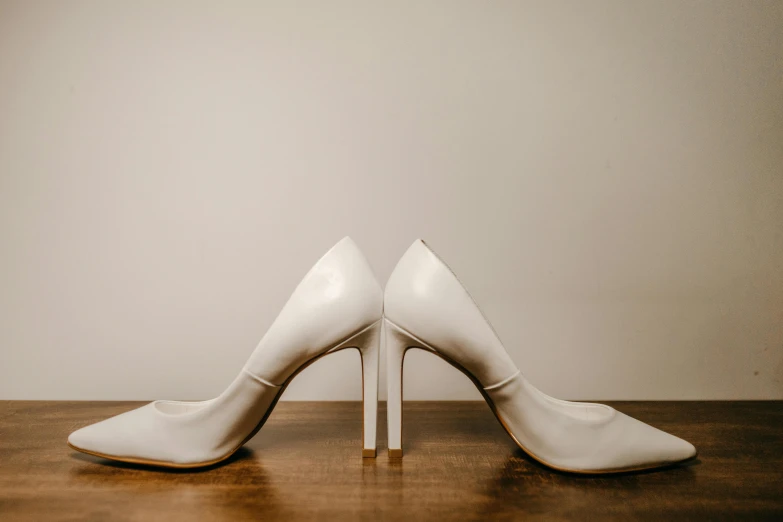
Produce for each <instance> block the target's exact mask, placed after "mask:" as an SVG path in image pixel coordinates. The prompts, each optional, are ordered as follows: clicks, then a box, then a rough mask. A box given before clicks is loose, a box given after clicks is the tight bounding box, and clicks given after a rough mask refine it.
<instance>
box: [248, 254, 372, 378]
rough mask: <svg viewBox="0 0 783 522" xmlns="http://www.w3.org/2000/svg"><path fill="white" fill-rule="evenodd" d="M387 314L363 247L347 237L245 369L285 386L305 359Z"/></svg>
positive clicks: (302, 287) (299, 290) (306, 282)
mask: <svg viewBox="0 0 783 522" xmlns="http://www.w3.org/2000/svg"><path fill="white" fill-rule="evenodd" d="M382 314H383V290H382V289H381V286H380V285H379V284H378V281H377V280H376V279H375V276H374V275H373V272H372V269H371V268H370V265H369V263H368V262H367V259H366V258H365V257H364V254H362V252H361V250H359V247H357V246H356V244H355V243H354V242H353V241H352V240H351V239H350V238H345V239H343V240H342V241H340V242H339V243H337V244H336V245H335V246H334V247H332V249H331V250H329V251H328V252H327V253H326V254H324V256H323V257H322V258H321V259H320V260H319V261H318V262H317V263H316V264H315V266H313V268H312V269H310V271H309V272H308V273H307V275H305V276H304V278H303V279H302V281H301V282H300V283H299V286H297V287H296V290H294V293H293V294H292V295H291V297H290V298H289V299H288V302H287V303H286V305H285V306H284V307H283V310H282V311H281V312H280V315H278V316H277V319H276V320H275V322H274V323H273V324H272V326H271V327H270V328H269V330H268V331H267V332H266V335H264V337H263V338H262V339H261V341H260V342H259V343H258V346H257V347H256V349H255V351H254V352H253V354H252V355H251V356H250V359H249V360H248V361H247V363H246V364H245V369H246V370H247V371H249V372H250V373H252V374H254V375H257V376H258V377H261V378H262V379H264V380H265V381H267V382H270V383H273V384H278V385H279V384H282V383H283V382H284V381H285V380H286V379H287V378H288V376H289V375H291V374H292V373H293V372H294V371H296V369H297V368H299V367H300V366H301V365H302V364H304V363H305V362H306V361H308V360H309V359H312V358H313V357H315V356H316V355H318V354H319V353H321V352H322V351H323V350H325V349H327V348H329V347H332V346H334V345H335V344H336V343H338V342H340V341H342V340H344V339H346V338H347V337H349V336H350V335H351V334H354V333H356V332H358V331H359V330H362V329H364V328H366V327H367V326H369V325H371V324H372V323H374V322H376V321H378V320H379V319H380V318H381V316H382Z"/></svg>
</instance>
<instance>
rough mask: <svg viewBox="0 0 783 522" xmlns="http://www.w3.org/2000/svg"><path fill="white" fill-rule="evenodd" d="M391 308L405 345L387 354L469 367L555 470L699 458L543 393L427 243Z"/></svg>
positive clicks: (400, 271) (664, 437) (672, 442)
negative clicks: (430, 356)
mask: <svg viewBox="0 0 783 522" xmlns="http://www.w3.org/2000/svg"><path fill="white" fill-rule="evenodd" d="M384 305H385V316H386V319H387V320H388V321H390V322H391V323H392V325H393V326H396V327H397V328H398V329H399V330H398V332H397V335H395V336H390V337H387V339H391V340H392V342H396V343H405V345H404V346H402V347H396V348H395V347H392V348H390V347H389V346H387V350H390V349H396V350H399V349H400V348H402V349H403V350H404V349H405V348H406V347H419V348H424V349H429V350H433V351H435V352H436V353H439V354H441V355H443V356H445V357H446V358H447V359H450V360H452V361H454V362H456V363H457V364H459V365H460V366H462V367H463V368H464V369H466V370H467V371H468V372H469V373H471V374H472V375H473V376H474V377H475V378H477V380H478V381H479V382H480V383H481V384H482V387H483V388H484V392H485V393H486V394H487V395H488V396H489V398H490V399H491V400H492V402H493V405H494V407H495V408H496V411H497V414H498V416H499V417H500V419H502V422H503V423H504V424H505V426H506V427H507V428H508V429H509V431H510V432H511V433H512V434H513V436H514V438H515V439H516V440H517V442H518V443H519V444H520V445H521V446H522V447H523V448H524V449H525V450H527V451H528V452H530V453H532V455H533V456H534V457H536V458H537V459H538V460H540V461H542V462H544V463H546V464H548V465H550V466H553V467H556V468H560V469H565V470H571V471H586V472H589V471H617V470H623V469H638V468H645V467H652V466H658V465H664V464H667V463H671V462H678V461H681V460H684V459H687V458H690V457H692V456H694V455H695V454H696V450H695V448H694V447H693V445H691V444H690V443H689V442H686V441H684V440H682V439H680V438H678V437H675V436H674V435H670V434H668V433H665V432H663V431H661V430H659V429H657V428H653V427H652V426H649V425H647V424H645V423H643V422H640V421H638V420H636V419H633V418H631V417H628V416H627V415H624V414H623V413H620V412H618V411H616V410H615V409H613V408H611V407H609V406H605V405H601V404H589V403H578V402H569V401H563V400H559V399H555V398H552V397H550V396H548V395H546V394H544V393H543V392H541V391H539V390H538V389H536V388H535V387H534V386H533V385H532V384H530V383H529V382H528V381H527V379H526V378H525V377H524V375H522V374H521V373H520V372H519V370H518V369H517V367H516V365H515V364H514V363H513V361H512V360H511V358H510V357H509V355H508V353H507V352H506V350H505V348H504V347H503V345H502V344H501V342H500V340H499V339H498V337H497V335H496V334H495V332H494V330H493V329H492V327H491V326H490V324H489V322H488V321H487V320H486V319H485V318H484V316H483V314H482V313H481V311H480V310H479V308H478V306H477V305H476V303H475V302H474V301H473V299H472V298H471V297H470V295H469V294H468V292H467V291H466V290H465V288H464V287H463V286H462V284H461V283H460V282H459V280H458V279H457V277H456V276H455V275H454V273H453V272H452V271H451V269H449V268H448V266H446V264H445V263H444V262H443V261H442V260H441V259H440V258H439V257H438V256H437V255H436V254H435V253H434V252H433V251H432V250H431V249H430V248H429V247H428V246H427V245H426V244H425V243H424V242H423V241H421V240H417V241H416V242H414V243H413V245H411V247H410V248H409V249H408V251H407V252H406V253H405V255H404V256H403V257H402V259H400V261H399V263H398V264H397V267H396V268H395V269H394V272H393V273H392V275H391V277H390V278H389V282H388V283H387V285H386V291H385V298H384ZM406 334H407V337H406ZM390 371H391V370H390ZM395 378H398V377H395ZM391 379H392V378H391V377H390V382H391ZM395 395H396V396H399V394H395ZM389 408H390V411H391V408H392V405H390V406H389ZM395 411H396V410H395ZM394 422H396V421H394ZM390 426H391V424H390ZM397 428H399V427H398V426H395V429H397ZM390 437H391V435H390ZM395 440H396V439H395Z"/></svg>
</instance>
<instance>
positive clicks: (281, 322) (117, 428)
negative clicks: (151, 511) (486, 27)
mask: <svg viewBox="0 0 783 522" xmlns="http://www.w3.org/2000/svg"><path fill="white" fill-rule="evenodd" d="M381 335H384V336H385V340H386V356H387V361H388V365H387V371H388V429H389V432H388V448H389V456H390V457H401V456H402V366H403V359H404V357H405V352H406V351H407V350H408V349H410V348H419V349H423V350H427V351H429V352H431V353H433V354H435V355H438V356H440V357H441V358H443V359H445V360H446V361H447V362H449V363H450V364H452V365H454V366H456V367H457V368H458V369H459V370H461V371H462V372H463V373H465V374H466V375H467V376H468V377H469V378H470V379H471V380H472V381H473V382H474V384H475V385H476V387H477V388H478V389H479V391H480V392H481V393H482V395H483V396H484V398H485V399H486V401H487V403H488V404H489V406H490V407H491V408H492V411H493V412H494V413H495V415H496V416H497V418H498V420H499V421H500V423H501V424H502V425H503V427H504V428H505V429H506V431H507V432H508V434H509V435H510V436H511V437H512V438H513V439H514V442H516V443H517V445H519V447H520V448H522V449H523V450H524V451H526V452H527V453H528V454H529V455H530V456H531V457H533V458H534V459H536V460H537V461H539V462H541V463H543V464H545V465H547V466H550V467H552V468H555V469H559V470H563V471H570V472H577V473H605V472H616V471H628V470H640V469H647V468H653V467H658V466H664V465H669V464H673V463H676V462H680V461H683V460H687V459H690V458H692V457H694V456H695V455H696V449H695V448H694V447H693V445H691V444H690V443H688V442H686V441H684V440H682V439H680V438H678V437H675V436H674V435H670V434H668V433H665V432H663V431H661V430H658V429H656V428H653V427H652V426H649V425H647V424H645V423H643V422H640V421H638V420H636V419H633V418H631V417H628V416H627V415H624V414H622V413H620V412H618V411H616V410H615V409H613V408H611V407H609V406H605V405H601V404H588V403H579V402H569V401H563V400H558V399H554V398H552V397H549V396H548V395H546V394H544V393H542V392H541V391H539V390H538V389H536V388H535V387H534V386H533V385H531V384H530V383H529V382H528V381H527V379H525V377H524V376H523V375H522V374H521V373H520V371H519V369H517V367H516V365H515V364H514V362H513V361H512V360H511V358H510V357H509V355H508V353H507V352H506V350H505V349H504V348H503V345H502V344H501V342H500V340H499V339H498V337H497V335H496V334H495V332H494V330H493V329H492V327H491V326H490V324H489V323H488V322H487V320H486V319H485V318H484V316H483V315H482V313H481V311H480V310H479V308H478V306H477V305H476V303H475V302H474V301H473V299H472V298H471V297H470V295H469V294H468V292H467V291H466V290H465V288H464V287H463V286H462V284H461V283H460V282H459V280H458V279H457V277H456V276H455V275H454V273H453V272H452V271H451V270H450V269H449V268H448V266H447V265H446V264H445V263H444V262H443V261H442V260H441V259H440V258H439V257H438V256H437V255H436V254H435V253H434V252H433V251H432V250H431V249H430V248H429V247H428V246H427V245H426V244H425V243H424V242H423V241H421V240H417V241H415V242H414V243H413V245H411V247H410V248H409V249H408V251H407V252H406V253H405V255H404V256H403V257H402V259H400V261H399V263H398V264H397V267H396V268H395V269H394V272H393V273H392V275H391V277H390V278H389V282H388V284H387V285H386V290H385V292H384V290H383V289H382V288H381V286H380V285H379V284H378V282H377V280H376V279H375V277H374V275H373V272H372V270H371V268H370V265H369V263H368V262H367V259H366V258H365V257H364V255H363V254H362V252H361V251H360V250H359V248H358V247H357V246H356V244H355V243H354V242H353V241H352V240H351V239H350V238H347V237H346V238H344V239H343V240H341V241H340V242H339V243H337V244H336V245H335V246H334V247H332V249H331V250H329V251H328V252H327V253H326V254H325V255H324V256H323V257H322V258H321V259H320V260H319V261H318V262H317V263H316V264H315V266H313V268H312V269H310V271H309V272H308V273H307V275H306V276H305V277H304V279H302V281H301V282H300V283H299V286H297V288H296V290H294V293H293V294H292V295H291V297H290V299H289V300H288V302H287V303H286V305H285V307H283V310H282V311H281V312H280V315H279V316H278V317H277V319H276V320H275V322H274V323H273V324H272V326H271V327H270V328H269V331H267V333H266V335H264V337H263V339H261V342H260V343H259V344H258V347H257V348H256V349H255V351H253V353H252V355H251V356H250V359H249V360H248V361H247V363H246V364H245V366H244V368H242V371H241V372H240V373H239V375H238V376H237V377H236V379H234V381H233V382H232V383H231V385H230V386H229V387H228V388H227V389H226V390H225V391H224V392H223V393H222V394H221V395H220V396H219V397H217V398H215V399H211V400H208V401H203V402H181V401H155V402H152V403H150V404H147V405H146V406H142V407H141V408H138V409H135V410H132V411H129V412H127V413H123V414H121V415H117V416H115V417H111V418H109V419H106V420H104V421H101V422H98V423H96V424H93V425H90V426H87V427H85V428H82V429H80V430H77V431H75V432H74V433H72V434H71V435H70V437H68V444H69V445H70V446H71V447H72V448H74V449H76V450H79V451H82V452H84V453H89V454H92V455H97V456H100V457H105V458H108V459H113V460H119V461H124V462H132V463H139V464H149V465H156V466H165V467H174V468H195V467H202V466H209V465H212V464H216V463H218V462H220V461H222V460H225V459H227V458H228V457H230V456H231V455H232V454H233V453H234V452H236V451H237V450H238V449H239V448H240V447H241V446H242V445H243V444H244V443H245V442H247V441H248V440H249V439H250V438H251V437H252V436H253V435H255V433H256V432H257V431H258V430H259V429H260V428H261V426H263V424H264V422H265V421H266V419H267V418H268V417H269V414H270V413H271V412H272V410H273V408H274V406H275V404H276V403H277V400H278V399H279V398H280V396H281V395H282V393H283V391H284V390H285V388H286V386H287V385H288V384H289V383H290V382H291V380H292V379H293V378H294V377H295V376H296V375H297V374H298V373H299V372H300V371H301V370H302V369H304V368H305V367H307V366H308V365H309V364H310V363H312V362H314V361H315V360H317V359H319V358H320V357H323V356H325V355H327V354H330V353H334V352H336V351H338V350H342V349H345V348H356V349H358V350H359V353H360V354H361V359H362V382H363V403H364V435H363V437H364V441H363V443H364V446H363V448H364V449H363V450H362V456H364V457H375V455H376V424H377V423H376V420H377V412H378V360H379V359H378V357H379V351H380V340H381Z"/></svg>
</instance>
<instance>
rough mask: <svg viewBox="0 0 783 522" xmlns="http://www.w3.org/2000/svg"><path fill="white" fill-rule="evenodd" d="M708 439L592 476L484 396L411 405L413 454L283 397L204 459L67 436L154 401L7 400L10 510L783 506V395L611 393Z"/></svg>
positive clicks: (333, 407) (599, 510) (535, 510)
mask: <svg viewBox="0 0 783 522" xmlns="http://www.w3.org/2000/svg"><path fill="white" fill-rule="evenodd" d="M610 404H611V405H613V406H615V407H616V408H617V409H619V410H620V411H623V412H625V413H628V414H630V415H632V416H634V417H637V418H639V419H641V420H644V421H646V422H649V423H651V424H653V425H655V426H657V427H659V428H662V429H664V430H667V431H670V432H672V433H674V434H675V435H678V436H681V437H683V438H685V439H687V440H689V441H691V442H693V443H694V444H695V445H696V447H697V448H698V449H699V458H698V460H696V461H695V462H692V463H691V464H689V465H686V466H681V467H675V468H671V469H667V470H662V471H654V472H644V473H632V474H625V475H618V476H594V477H591V476H578V475H568V474H565V473H559V472H555V471H551V470H549V469H546V468H544V467H542V466H541V465H539V464H537V463H535V462H534V461H532V460H531V459H529V458H528V457H526V456H525V455H524V454H523V453H522V452H521V451H520V450H518V449H516V447H515V445H514V444H513V442H512V441H511V440H510V438H509V437H508V436H507V435H506V434H505V432H504V431H503V429H502V428H501V427H500V425H499V424H498V422H497V421H496V420H495V418H494V417H493V415H492V413H491V412H490V410H489V408H488V407H487V406H486V404H484V403H478V402H406V403H405V433H404V437H405V439H404V442H405V457H404V458H403V459H400V460H389V459H388V458H387V457H386V451H385V444H384V443H383V441H384V435H385V420H383V419H384V418H385V410H383V409H382V411H381V412H379V413H380V417H381V419H382V420H381V422H380V423H379V433H380V434H381V440H380V444H379V448H378V450H379V451H378V455H379V456H378V458H377V459H363V458H362V456H361V442H360V438H361V433H362V422H361V419H362V413H361V403H358V402H356V403H351V402H346V403H334V402H331V403H312V402H311V403H298V402H283V403H280V404H279V405H278V407H277V408H276V409H275V411H274V412H273V413H272V415H271V417H270V418H269V421H268V422H267V424H266V425H265V426H264V428H263V429H262V430H261V431H260V432H259V434H258V435H256V437H255V438H254V439H253V440H251V441H250V442H249V443H248V444H247V445H246V446H245V448H244V449H242V450H240V451H239V452H238V453H237V454H236V455H235V456H234V457H232V458H231V459H230V460H229V461H227V462H226V463H225V464H223V465H219V466H216V467H213V468H210V469H207V470H202V471H195V472H194V471H172V470H169V471H164V470H161V469H154V468H145V467H140V466H132V465H125V464H115V463H111V462H109V461H105V460H101V459H98V458H93V457H90V456H87V455H83V454H80V453H77V452H74V451H72V450H71V449H70V448H68V447H67V446H66V444H65V441H66V438H67V435H68V433H70V432H71V431H72V430H74V429H76V428H79V427H81V426H84V425H87V424H90V423H92V422H95V421H97V420H100V419H103V418H105V417H108V416H110V415H114V414H117V413H120V412H122V411H126V410H128V409H130V408H133V407H136V406H138V405H139V403H130V402H124V403H118V402H112V403H109V402H55V401H46V402H24V401H4V402H0V520H3V521H6V520H14V521H15V520H31V521H32V520H35V521H40V520H139V521H142V520H144V521H147V520H187V521H198V520H220V519H229V520H250V519H264V520H276V519H284V520H298V519H303V518H306V519H316V520H317V519H323V520H329V519H339V520H351V519H356V520H376V519H377V520H489V519H497V520H515V519H520V518H523V517H524V518H528V519H542V520H585V519H594V518H598V519H604V520H606V519H617V520H629V519H640V520H660V519H667V520H674V519H683V520H685V519H688V520H721V519H738V518H745V519H748V520H767V519H768V520H781V519H783V402H772V401H770V402H615V403H610Z"/></svg>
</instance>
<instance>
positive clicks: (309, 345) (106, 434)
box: [68, 237, 383, 468]
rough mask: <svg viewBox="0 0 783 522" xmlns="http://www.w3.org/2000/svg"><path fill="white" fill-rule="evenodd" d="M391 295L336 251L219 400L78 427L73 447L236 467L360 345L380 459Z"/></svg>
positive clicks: (370, 426)
mask: <svg viewBox="0 0 783 522" xmlns="http://www.w3.org/2000/svg"><path fill="white" fill-rule="evenodd" d="M382 315H383V292H382V290H381V287H380V285H378V282H377V281H376V279H375V276H374V275H373V274H372V270H371V269H370V266H369V264H368V263H367V260H366V259H365V257H364V255H363V254H362V253H361V251H360V250H359V248H358V247H357V246H356V245H355V244H354V242H353V241H351V239H350V238H347V237H346V238H344V239H343V240H342V241H340V242H339V243H337V244H336V245H335V246H334V247H332V249H331V250H329V252H327V253H326V254H324V256H323V257H322V258H321V259H320V260H319V261H318V262H317V263H316V264H315V265H314V266H313V268H311V269H310V271H309V272H308V273H307V275H305V277H304V278H303V279H302V281H301V282H300V283H299V285H298V286H297V287H296V290H294V293H293V294H292V295H291V297H290V299H289V300H288V302H287V303H286V305H285V306H284V307H283V310H282V311H281V312H280V314H279V315H278V316H277V319H276V320H275V321H274V323H273V324H272V326H271V327H270V328H269V330H268V331H267V332H266V334H265V335H264V337H263V338H262V339H261V341H260V342H259V343H258V346H257V347H256V349H255V350H254V351H253V353H252V354H251V356H250V358H249V359H248V361H247V363H246V364H245V366H244V368H242V371H241V372H240V373H239V375H238V376H237V377H236V378H235V379H234V381H233V382H232V383H231V385H230V386H229V387H228V388H227V389H226V390H225V391H224V392H223V393H222V394H221V395H220V396H219V397H216V398H215V399H212V400H208V401H202V402H183V401H155V402H153V403H150V404H147V405H146V406H142V407H141V408H137V409H135V410H132V411H129V412H126V413H123V414H121V415H117V416H115V417H112V418H110V419H106V420H104V421H101V422H98V423H96V424H93V425H90V426H87V427H85V428H82V429H80V430H77V431H75V432H73V433H71V435H70V436H69V437H68V445H69V446H71V447H72V448H73V449H76V450H78V451H81V452H84V453H89V454H92V455H96V456H99V457H104V458H108V459H113V460H119V461H123V462H131V463H137V464H147V465H154V466H163V467H171V468H196V467H202V466H210V465H213V464H216V463H218V462H221V461H224V460H226V459H227V458H228V457H230V456H231V455H232V454H233V453H234V452H236V451H237V450H238V449H239V448H240V447H242V445H244V444H245V443H246V442H247V441H248V440H250V439H251V438H252V437H253V435H255V434H256V432H258V430H259V429H261V427H262V426H263V425H264V422H266V419H267V418H268V417H269V415H270V413H271V412H272V410H273V409H274V407H275V405H276V404H277V401H278V399H279V398H280V396H281V395H282V394H283V392H284V391H285V388H286V387H287V386H288V384H289V383H290V382H291V381H292V380H293V379H294V377H296V375H297V374H298V373H299V372H300V371H302V370H303V369H304V368H306V367H307V366H308V365H310V364H311V363H313V362H315V361H316V360H318V359H319V358H321V357H323V356H326V355H328V354H330V353H334V352H336V351H339V350H341V349H344V348H356V349H358V350H359V353H360V354H361V358H362V381H363V386H362V395H363V401H362V402H363V405H364V406H363V408H364V435H363V441H362V445H363V446H362V447H363V451H362V455H364V456H365V457H374V456H375V439H376V421H377V416H378V412H377V409H378V352H379V339H380V332H379V330H380V326H381V317H382Z"/></svg>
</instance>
